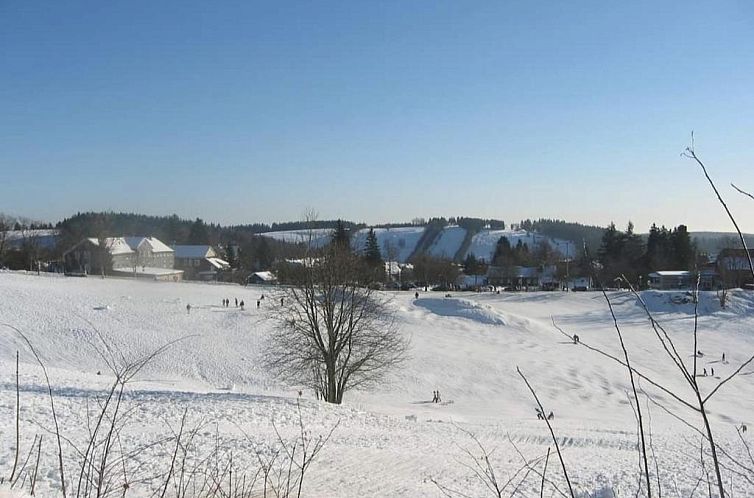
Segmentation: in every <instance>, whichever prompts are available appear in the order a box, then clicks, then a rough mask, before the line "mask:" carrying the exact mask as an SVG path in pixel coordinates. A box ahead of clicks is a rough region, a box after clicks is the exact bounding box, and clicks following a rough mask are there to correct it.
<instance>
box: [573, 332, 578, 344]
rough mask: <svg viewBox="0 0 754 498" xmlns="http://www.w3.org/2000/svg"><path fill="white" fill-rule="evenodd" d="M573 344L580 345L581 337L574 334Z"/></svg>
mask: <svg viewBox="0 0 754 498" xmlns="http://www.w3.org/2000/svg"><path fill="white" fill-rule="evenodd" d="M573 343H574V344H578V343H579V336H578V335H576V334H573Z"/></svg>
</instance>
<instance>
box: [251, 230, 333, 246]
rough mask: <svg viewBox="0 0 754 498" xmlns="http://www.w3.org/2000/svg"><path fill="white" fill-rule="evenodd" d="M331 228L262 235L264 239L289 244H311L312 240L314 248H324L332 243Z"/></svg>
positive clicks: (285, 231) (284, 231)
mask: <svg viewBox="0 0 754 498" xmlns="http://www.w3.org/2000/svg"><path fill="white" fill-rule="evenodd" d="M332 232H333V231H332V229H330V228H314V229H312V230H283V231H280V232H265V233H260V234H259V235H261V236H262V237H267V238H270V239H275V240H279V241H281V242H288V243H290V244H309V241H310V240H311V244H312V247H322V246H324V245H326V244H327V243H328V242H330V237H331V235H332Z"/></svg>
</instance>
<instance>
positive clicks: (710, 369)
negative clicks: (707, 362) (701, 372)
mask: <svg viewBox="0 0 754 498" xmlns="http://www.w3.org/2000/svg"><path fill="white" fill-rule="evenodd" d="M709 372H710V375H711V376H713V377H714V376H715V367H710V368H709Z"/></svg>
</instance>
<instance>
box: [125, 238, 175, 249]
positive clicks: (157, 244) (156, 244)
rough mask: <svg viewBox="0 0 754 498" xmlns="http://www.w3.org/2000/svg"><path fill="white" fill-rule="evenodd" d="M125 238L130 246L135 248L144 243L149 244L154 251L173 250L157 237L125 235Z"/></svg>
mask: <svg viewBox="0 0 754 498" xmlns="http://www.w3.org/2000/svg"><path fill="white" fill-rule="evenodd" d="M124 239H125V240H126V243H127V244H128V245H129V247H131V249H134V250H136V249H137V248H138V247H139V246H140V245H142V244H147V245H149V247H150V248H151V250H152V252H173V249H171V248H170V247H169V246H168V245H167V244H165V243H163V242H162V241H161V240H159V239H157V238H155V237H124Z"/></svg>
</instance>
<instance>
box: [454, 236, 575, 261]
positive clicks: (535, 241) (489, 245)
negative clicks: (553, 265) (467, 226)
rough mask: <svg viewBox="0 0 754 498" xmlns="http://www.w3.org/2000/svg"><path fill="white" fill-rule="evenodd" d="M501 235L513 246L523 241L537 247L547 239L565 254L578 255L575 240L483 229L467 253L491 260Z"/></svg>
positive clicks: (473, 239) (552, 245)
mask: <svg viewBox="0 0 754 498" xmlns="http://www.w3.org/2000/svg"><path fill="white" fill-rule="evenodd" d="M500 237H505V238H506V239H508V241H509V242H510V243H511V245H512V246H515V245H516V244H518V242H519V241H521V243H522V244H527V245H528V246H529V248H530V249H533V248H535V247H537V245H539V244H540V243H542V241H547V242H548V243H549V244H550V246H551V247H552V248H553V249H555V250H557V251H558V252H560V254H562V255H564V256H567V257H570V258H573V257H574V256H575V255H576V250H575V245H574V243H573V242H571V241H566V240H560V239H553V238H551V237H546V236H544V235H540V234H537V233H534V232H527V231H526V230H482V231H480V232H479V233H477V234H474V237H472V239H471V246H469V249H468V251H467V252H466V254H474V256H476V257H477V258H480V259H484V260H485V261H490V259H491V258H492V255H493V254H494V253H495V247H496V245H497V241H498V240H500ZM464 256H465V255H464Z"/></svg>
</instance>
